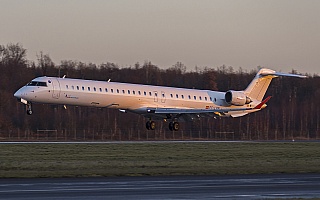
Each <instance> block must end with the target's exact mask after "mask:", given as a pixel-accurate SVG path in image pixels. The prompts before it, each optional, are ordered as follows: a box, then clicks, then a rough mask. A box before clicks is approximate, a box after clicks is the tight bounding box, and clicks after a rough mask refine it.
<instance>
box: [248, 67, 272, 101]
mask: <svg viewBox="0 0 320 200" xmlns="http://www.w3.org/2000/svg"><path fill="white" fill-rule="evenodd" d="M275 73H276V72H275V71H273V70H271V69H265V68H262V69H260V70H259V71H258V73H257V74H256V76H255V77H254V79H253V80H252V81H251V83H250V84H249V86H248V87H247V89H245V90H244V92H245V94H246V95H247V96H248V97H250V98H252V99H256V100H258V101H262V99H263V96H264V95H265V93H266V91H267V89H268V87H269V85H270V83H271V80H272V79H273V78H275V77H277V76H275V75H272V74H275ZM264 74H266V75H264Z"/></svg>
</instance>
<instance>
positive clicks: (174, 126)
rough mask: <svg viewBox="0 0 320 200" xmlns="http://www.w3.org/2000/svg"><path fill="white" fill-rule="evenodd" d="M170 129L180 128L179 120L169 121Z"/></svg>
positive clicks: (176, 129)
mask: <svg viewBox="0 0 320 200" xmlns="http://www.w3.org/2000/svg"><path fill="white" fill-rule="evenodd" d="M169 130H170V131H178V130H179V122H170V123H169Z"/></svg>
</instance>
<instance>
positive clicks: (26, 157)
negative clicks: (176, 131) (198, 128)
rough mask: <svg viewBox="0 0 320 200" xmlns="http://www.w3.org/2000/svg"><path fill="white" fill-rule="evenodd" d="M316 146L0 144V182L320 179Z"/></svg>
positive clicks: (268, 144)
mask: <svg viewBox="0 0 320 200" xmlns="http://www.w3.org/2000/svg"><path fill="white" fill-rule="evenodd" d="M319 166H320V145H319V143H308V142H298V143H294V142H292V143H117V144H0V178H13V177H15V178H26V177H28V178H32V177H94V176H144V175H148V176H154V175H218V174H270V173H320V167H319Z"/></svg>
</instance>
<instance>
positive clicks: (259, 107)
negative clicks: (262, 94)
mask: <svg viewBox="0 0 320 200" xmlns="http://www.w3.org/2000/svg"><path fill="white" fill-rule="evenodd" d="M271 97H272V96H268V97H267V98H266V99H265V100H263V101H262V102H261V103H259V104H258V105H257V106H256V107H254V109H261V108H262V107H263V105H264V104H266V103H267V102H268V101H269V100H270V99H271Z"/></svg>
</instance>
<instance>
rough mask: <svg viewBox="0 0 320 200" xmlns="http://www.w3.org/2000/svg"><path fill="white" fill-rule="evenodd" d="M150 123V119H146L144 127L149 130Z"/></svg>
mask: <svg viewBox="0 0 320 200" xmlns="http://www.w3.org/2000/svg"><path fill="white" fill-rule="evenodd" d="M150 123H151V122H150V121H147V123H146V128H147V129H148V130H150V128H151V127H150Z"/></svg>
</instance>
